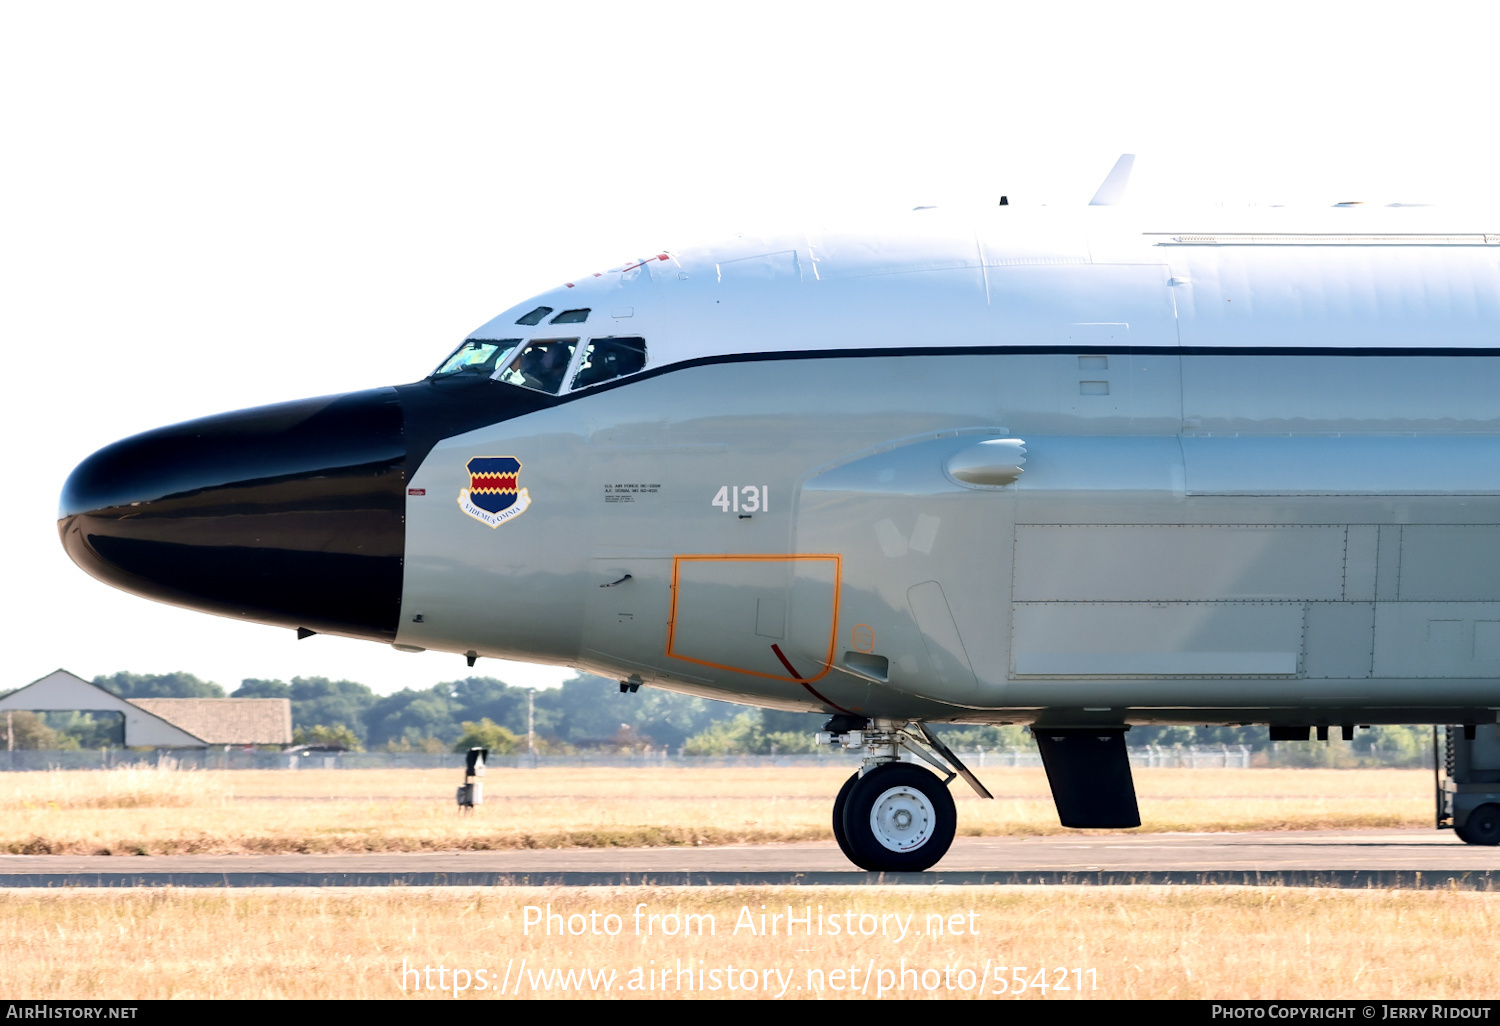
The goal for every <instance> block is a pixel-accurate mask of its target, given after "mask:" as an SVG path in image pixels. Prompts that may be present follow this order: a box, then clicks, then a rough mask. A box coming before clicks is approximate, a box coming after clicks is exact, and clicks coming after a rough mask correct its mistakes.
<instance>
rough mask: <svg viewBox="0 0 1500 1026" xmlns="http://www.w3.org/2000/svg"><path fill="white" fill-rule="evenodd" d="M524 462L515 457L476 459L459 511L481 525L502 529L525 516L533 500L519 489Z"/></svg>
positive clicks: (461, 493) (523, 490)
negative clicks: (504, 525)
mask: <svg viewBox="0 0 1500 1026" xmlns="http://www.w3.org/2000/svg"><path fill="white" fill-rule="evenodd" d="M520 474H521V461H520V460H518V459H516V458H515V457H514V456H475V457H474V458H473V459H472V460H470V461H469V487H467V488H460V489H459V490H458V508H459V509H461V510H463V511H464V512H465V513H467V514H468V515H469V516H471V517H473V518H474V519H475V520H478V521H480V522H481V523H485V524H489V525H490V526H491V527H499V526H500V525H501V524H503V523H505V522H506V521H507V520H511V519H514V518H515V517H518V516H520V515H521V514H522V513H525V512H526V507H528V506H530V505H531V496H530V495H529V494H528V493H527V491H526V489H525V488H520V487H519V486H518V484H517V481H518V480H519V479H520Z"/></svg>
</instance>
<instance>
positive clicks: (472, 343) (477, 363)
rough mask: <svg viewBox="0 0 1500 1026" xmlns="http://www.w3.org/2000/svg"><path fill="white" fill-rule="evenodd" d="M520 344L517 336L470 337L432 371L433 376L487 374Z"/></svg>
mask: <svg viewBox="0 0 1500 1026" xmlns="http://www.w3.org/2000/svg"><path fill="white" fill-rule="evenodd" d="M520 344H521V340H520V339H518V338H500V339H493V338H471V339H467V340H465V342H464V344H463V345H461V346H459V347H458V348H457V349H456V350H454V352H453V355H452V356H450V357H448V359H446V360H444V361H443V363H442V366H440V367H439V368H438V369H437V370H435V371H433V372H432V376H433V377H435V378H443V377H449V376H451V375H454V374H472V375H475V376H478V375H480V374H485V375H487V374H489V373H490V372H492V371H493V370H494V369H495V368H496V367H498V366H499V365H500V363H501V361H503V360H504V359H505V358H506V357H507V356H509V355H510V351H511V350H512V349H514V348H516V346H518V345H520Z"/></svg>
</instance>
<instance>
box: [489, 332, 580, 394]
mask: <svg viewBox="0 0 1500 1026" xmlns="http://www.w3.org/2000/svg"><path fill="white" fill-rule="evenodd" d="M576 348H578V340H577V339H576V338H538V339H533V340H532V341H530V342H528V343H526V348H525V349H522V350H521V352H520V354H519V355H517V356H516V358H515V359H514V360H512V361H511V364H510V366H509V367H507V368H506V369H505V371H504V373H502V374H501V375H500V380H501V381H504V382H507V383H508V384H512V385H520V386H521V387H522V388H534V389H536V390H537V391H538V392H551V393H552V394H553V395H556V394H557V392H558V390H559V389H560V388H562V383H563V375H565V374H567V373H568V362H569V361H570V360H572V359H573V350H574V349H576Z"/></svg>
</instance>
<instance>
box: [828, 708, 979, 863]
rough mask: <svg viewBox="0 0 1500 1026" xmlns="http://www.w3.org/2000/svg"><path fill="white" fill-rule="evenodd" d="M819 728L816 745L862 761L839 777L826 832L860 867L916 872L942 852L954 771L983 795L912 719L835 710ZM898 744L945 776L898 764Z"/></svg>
mask: <svg viewBox="0 0 1500 1026" xmlns="http://www.w3.org/2000/svg"><path fill="white" fill-rule="evenodd" d="M827 726H828V728H829V729H827V730H825V731H824V732H822V733H821V734H819V735H818V740H819V742H820V743H823V744H837V745H841V746H843V747H844V748H848V749H856V750H862V751H863V752H864V753H865V759H864V765H863V766H861V767H860V769H859V772H858V773H856V774H854V775H853V776H852V777H850V778H849V779H848V780H846V781H845V782H844V786H843V787H842V788H840V789H839V793H838V797H837V798H835V799H834V802H833V836H834V838H835V839H836V840H837V841H838V843H839V848H840V849H841V850H842V851H843V853H844V854H845V855H846V856H847V857H848V859H849V861H850V862H853V863H854V864H855V865H856V866H859V867H860V868H861V869H865V870H869V871H871V872H887V873H902V872H906V873H917V872H921V871H922V870H924V869H928V868H930V867H931V866H933V865H935V864H936V863H937V861H938V860H939V859H941V858H942V857H943V856H944V855H946V854H947V853H948V847H949V846H950V845H951V844H952V843H953V835H954V834H955V833H956V832H957V830H958V813H957V810H956V809H955V808H954V806H953V795H952V794H951V793H949V791H948V784H949V783H950V782H951V781H952V780H953V778H954V777H955V776H959V775H962V776H963V777H964V779H965V780H967V781H968V782H969V783H970V785H971V786H973V787H974V789H975V790H976V791H978V792H979V795H980V797H983V798H988V797H990V793H989V792H988V791H986V790H985V789H984V787H983V785H981V784H980V783H979V781H978V780H976V779H974V775H973V774H972V773H970V772H969V770H968V768H967V767H966V766H964V765H963V763H961V762H959V760H958V757H957V756H955V755H954V754H953V753H952V752H951V751H949V750H948V748H947V746H945V745H943V744H942V742H941V741H939V740H938V739H937V738H936V737H935V736H933V735H932V734H931V733H930V732H929V731H928V730H927V729H926V728H925V727H924V726H923V725H921V724H919V723H911V724H906V725H904V726H903V725H900V724H898V723H897V722H896V721H893V720H874V721H869V720H857V719H856V718H854V717H847V716H836V717H834V718H833V719H832V720H830V721H829V722H828V724H827ZM903 748H904V749H906V750H907V751H909V752H911V753H913V754H914V755H916V756H917V757H919V758H921V759H922V760H923V761H925V762H927V763H929V764H930V765H932V766H934V767H935V768H937V769H938V770H940V771H942V772H943V773H944V774H946V778H939V777H938V776H936V775H935V774H933V773H930V772H928V771H927V770H925V769H922V768H921V767H920V766H914V765H912V764H911V763H907V762H901V761H900V751H901V749H903ZM928 749H931V750H933V751H935V752H937V753H938V754H939V755H941V756H942V757H943V758H944V759H945V760H946V761H947V765H945V764H944V763H943V762H940V761H939V760H938V759H937V758H936V757H934V756H933V755H931V754H929V753H928ZM950 767H951V768H950Z"/></svg>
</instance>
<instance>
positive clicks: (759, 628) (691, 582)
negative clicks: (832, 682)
mask: <svg viewBox="0 0 1500 1026" xmlns="http://www.w3.org/2000/svg"><path fill="white" fill-rule="evenodd" d="M842 570H843V559H842V557H840V556H838V555H801V554H799V555H702V556H698V555H691V556H673V557H672V607H671V613H670V614H669V617H668V621H667V655H668V656H670V657H671V658H673V659H681V660H683V661H685V662H689V663H697V664H698V665H699V666H711V667H713V668H714V669H717V670H729V671H732V672H734V673H748V674H750V675H751V676H753V677H769V678H771V679H773V680H785V681H791V682H794V683H800V682H806V681H815V680H819V679H821V678H822V677H823V676H824V675H825V674H826V673H828V671H829V669H830V668H831V666H832V664H833V653H834V646H835V644H836V641H837V637H838V620H839V580H840V575H841V573H842Z"/></svg>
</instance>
